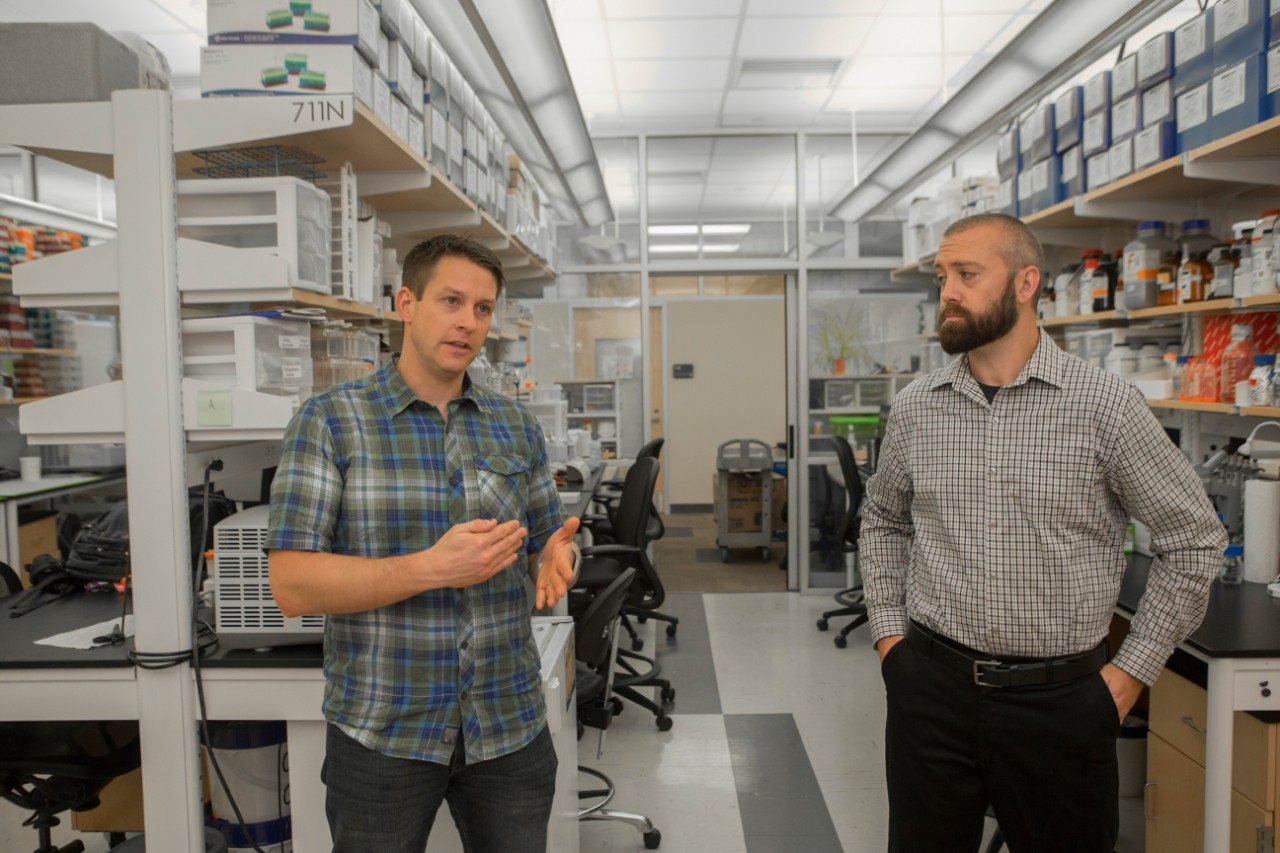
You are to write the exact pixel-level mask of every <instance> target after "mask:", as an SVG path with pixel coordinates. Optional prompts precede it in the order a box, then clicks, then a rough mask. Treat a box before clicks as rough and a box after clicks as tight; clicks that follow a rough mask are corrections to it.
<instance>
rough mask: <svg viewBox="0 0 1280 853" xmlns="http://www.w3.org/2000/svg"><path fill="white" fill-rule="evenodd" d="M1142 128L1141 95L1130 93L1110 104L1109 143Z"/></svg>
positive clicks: (1126, 136) (1129, 136) (1126, 137)
mask: <svg viewBox="0 0 1280 853" xmlns="http://www.w3.org/2000/svg"><path fill="white" fill-rule="evenodd" d="M1139 130H1142V97H1141V95H1138V94H1132V95H1129V96H1127V97H1124V98H1118V99H1116V100H1115V101H1113V102H1112V104H1111V144H1112V145H1114V144H1115V143H1116V142H1117V141H1118V140H1121V139H1130V138H1131V137H1132V136H1133V135H1134V134H1135V133H1137V132H1138V131H1139Z"/></svg>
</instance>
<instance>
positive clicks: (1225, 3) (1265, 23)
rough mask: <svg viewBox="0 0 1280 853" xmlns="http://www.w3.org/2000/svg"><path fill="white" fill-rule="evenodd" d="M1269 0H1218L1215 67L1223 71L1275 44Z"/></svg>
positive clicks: (1214, 8)
mask: <svg viewBox="0 0 1280 853" xmlns="http://www.w3.org/2000/svg"><path fill="white" fill-rule="evenodd" d="M1267 2H1268V0H1218V2H1217V3H1215V4H1213V7H1212V8H1211V9H1210V10H1209V11H1210V12H1212V14H1213V67H1214V71H1215V73H1216V72H1220V71H1222V70H1223V69H1224V68H1227V67H1228V66H1232V65H1236V64H1238V63H1241V62H1244V61H1245V60H1246V59H1248V58H1249V57H1251V56H1255V55H1257V54H1259V53H1262V52H1263V51H1265V50H1266V49H1267V47H1268V46H1269V45H1270V43H1271V18H1270V17H1269V15H1268V9H1267Z"/></svg>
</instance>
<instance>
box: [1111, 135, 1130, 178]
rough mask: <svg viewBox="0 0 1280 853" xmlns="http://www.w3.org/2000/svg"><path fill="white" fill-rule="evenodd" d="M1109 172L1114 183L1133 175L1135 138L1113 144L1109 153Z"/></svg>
mask: <svg viewBox="0 0 1280 853" xmlns="http://www.w3.org/2000/svg"><path fill="white" fill-rule="evenodd" d="M1107 172H1108V173H1109V175H1110V178H1111V180H1112V181H1113V182H1114V181H1118V180H1120V179H1121V178H1123V177H1126V176H1127V175H1132V174H1133V137H1130V138H1128V139H1125V140H1123V141H1121V142H1115V143H1112V145H1111V150H1110V151H1108V152H1107Z"/></svg>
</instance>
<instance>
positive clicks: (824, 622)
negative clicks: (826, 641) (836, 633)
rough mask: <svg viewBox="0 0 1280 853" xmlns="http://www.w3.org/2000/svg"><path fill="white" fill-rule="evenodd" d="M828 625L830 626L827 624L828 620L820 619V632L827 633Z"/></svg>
mask: <svg viewBox="0 0 1280 853" xmlns="http://www.w3.org/2000/svg"><path fill="white" fill-rule="evenodd" d="M827 625H828V623H827V620H826V619H819V620H818V630H819V631H825V630H827Z"/></svg>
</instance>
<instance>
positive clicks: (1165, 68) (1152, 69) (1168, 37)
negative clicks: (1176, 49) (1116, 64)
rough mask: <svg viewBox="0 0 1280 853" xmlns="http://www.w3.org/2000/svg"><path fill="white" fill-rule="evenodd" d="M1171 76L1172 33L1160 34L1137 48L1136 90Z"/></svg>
mask: <svg viewBox="0 0 1280 853" xmlns="http://www.w3.org/2000/svg"><path fill="white" fill-rule="evenodd" d="M1172 76H1173V33H1161V34H1160V35H1158V36H1156V37H1155V38H1152V39H1150V40H1149V41H1148V42H1147V43H1146V44H1144V45H1143V46H1142V47H1140V48H1138V88H1139V89H1147V88H1150V87H1151V86H1153V85H1155V84H1156V83H1159V82H1160V81H1161V80H1168V79H1169V78H1170V77H1172Z"/></svg>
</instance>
